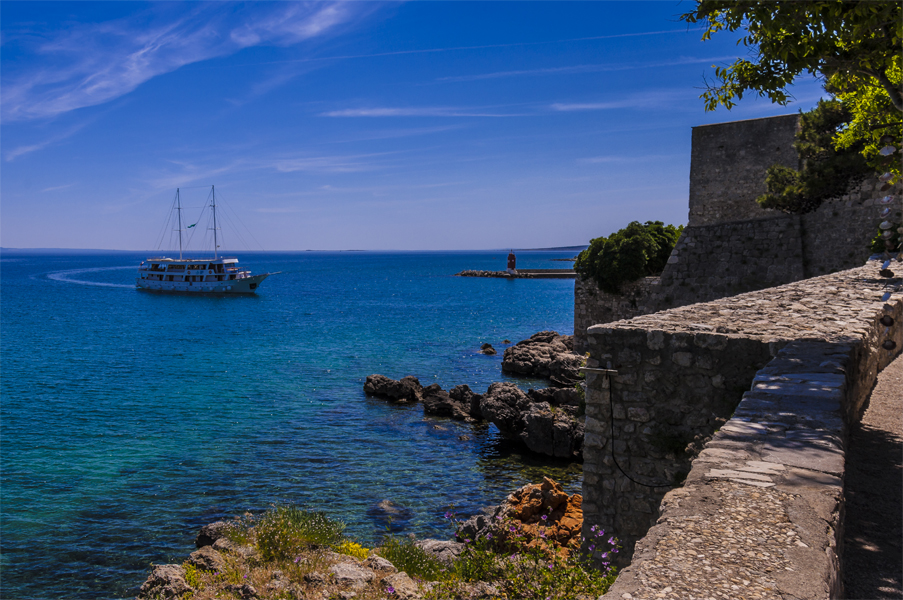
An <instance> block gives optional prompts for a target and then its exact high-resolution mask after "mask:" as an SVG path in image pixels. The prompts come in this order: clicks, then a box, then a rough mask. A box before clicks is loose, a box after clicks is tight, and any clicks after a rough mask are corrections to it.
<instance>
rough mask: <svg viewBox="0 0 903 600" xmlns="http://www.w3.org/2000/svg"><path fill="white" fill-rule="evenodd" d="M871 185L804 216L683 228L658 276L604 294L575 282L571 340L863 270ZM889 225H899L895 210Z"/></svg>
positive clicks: (874, 185)
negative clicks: (606, 327) (661, 314)
mask: <svg viewBox="0 0 903 600" xmlns="http://www.w3.org/2000/svg"><path fill="white" fill-rule="evenodd" d="M880 187H881V184H880V183H879V182H878V181H877V180H876V179H869V180H867V181H864V182H862V183H861V184H859V185H857V186H855V188H854V189H853V190H851V192H850V193H849V194H846V195H844V196H843V197H841V198H838V199H835V200H829V201H827V202H825V203H823V204H822V205H821V206H820V207H819V208H818V209H816V210H814V211H812V212H810V213H806V214H804V215H786V214H781V215H779V216H774V214H772V215H771V216H769V217H767V218H760V219H748V220H744V221H740V220H737V221H730V222H724V223H715V224H710V225H704V226H694V227H689V226H688V227H686V228H685V229H684V233H683V235H681V237H680V239H679V240H678V242H677V245H676V246H675V248H674V251H673V252H672V253H671V258H670V259H669V261H668V265H667V266H666V267H665V271H664V272H663V273H662V275H661V277H647V278H645V279H642V280H640V281H637V282H633V283H630V284H627V285H625V287H624V289H623V293H622V294H620V295H617V294H608V293H606V292H602V291H601V290H599V289H598V288H597V287H596V285H595V284H594V283H592V282H584V281H582V280H581V279H580V278H579V277H578V279H577V284H576V285H575V288H574V337H575V348H576V349H577V351H578V352H581V353H582V352H585V351H586V347H585V346H586V330H587V328H588V327H591V326H592V325H597V324H600V323H610V322H612V321H617V320H621V319H630V318H633V317H636V316H639V315H645V314H651V313H654V312H656V311H659V310H665V309H669V308H673V307H678V306H686V305H688V304H693V303H695V302H707V301H710V300H715V299H718V298H723V297H725V296H729V295H734V294H738V293H742V292H747V291H755V290H760V289H764V288H767V287H771V286H774V285H779V284H783V283H789V282H791V281H798V280H800V279H803V278H806V277H814V276H817V275H824V274H826V273H832V272H836V271H840V270H843V269H850V268H853V267H856V266H859V265H861V264H862V263H863V262H865V259H866V258H867V257H868V254H869V252H868V242H869V240H870V239H871V238H872V237H874V236H875V234H876V233H877V231H878V223H879V222H880V220H881V219H880V218H879V217H878V211H877V208H876V206H877V204H878V200H879V198H881V197H882V196H883V195H885V194H887V193H893V194H897V195H898V196H899V194H901V193H903V184H897V185H896V186H895V188H894V189H893V190H890V191H886V192H881V191H880ZM895 208H896V212H895V213H894V216H893V217H891V220H892V221H897V222H899V221H900V220H901V214H900V209H899V204H896V205H895Z"/></svg>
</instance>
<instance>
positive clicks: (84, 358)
mask: <svg viewBox="0 0 903 600" xmlns="http://www.w3.org/2000/svg"><path fill="white" fill-rule="evenodd" d="M505 256H506V253H505V252H483V253H473V252H470V253H464V252H461V253H372V252H344V253H326V252H299V253H256V254H254V253H249V254H244V255H242V256H241V257H240V258H241V260H242V264H243V265H245V266H248V267H251V268H252V269H253V270H254V271H255V272H259V271H281V273H280V274H278V275H274V276H273V277H271V278H269V279H268V280H267V281H266V282H264V284H263V285H262V286H261V288H260V290H259V291H260V293H259V295H257V296H255V297H184V296H165V295H153V294H148V293H142V292H138V291H136V290H135V289H134V277H135V273H136V265H137V263H138V262H139V261H140V260H143V259H144V258H145V255H144V254H130V253H121V254H80V255H76V254H69V255H67V254H63V253H59V254H36V253H34V254H28V253H23V252H4V253H3V255H2V257H0V269H2V270H0V276H2V302H0V317H2V354H0V366H2V380H0V381H2V388H0V390H2V406H0V408H2V420H0V433H2V444H0V458H2V488H0V493H2V539H0V543H2V559H0V560H2V583H0V585H2V589H0V592H2V596H3V597H4V598H92V599H93V598H122V597H130V596H134V595H135V593H136V592H137V586H139V585H140V584H141V583H142V582H143V581H144V579H145V577H146V575H147V573H148V571H149V565H150V564H151V563H158V564H160V563H167V562H182V561H183V560H184V559H185V558H186V557H187V555H188V553H189V552H191V551H192V550H193V548H194V546H193V540H194V536H195V534H196V532H197V530H198V528H199V527H201V526H202V525H204V524H206V523H209V522H212V521H215V520H217V519H221V518H229V517H232V516H235V515H238V514H241V513H243V512H245V511H251V512H255V513H256V512H260V511H263V510H265V509H266V508H267V507H268V506H269V505H270V504H272V503H289V502H291V503H296V504H299V505H303V506H306V507H309V508H314V509H318V510H322V511H324V512H326V513H328V514H329V515H330V516H333V517H335V518H339V519H342V520H344V521H345V522H346V523H347V524H348V532H349V533H350V534H351V535H353V536H355V537H357V538H359V539H361V540H363V541H365V542H367V543H371V544H372V543H374V542H376V541H378V539H379V537H380V534H381V533H382V532H384V531H385V529H384V524H383V523H380V522H379V521H377V520H376V519H375V518H374V517H371V516H368V513H367V510H368V508H370V507H372V506H373V505H374V504H375V503H377V502H379V501H381V500H384V499H390V500H392V501H394V502H397V503H399V504H402V505H404V506H406V507H408V508H409V509H410V510H411V512H412V515H413V516H412V518H411V519H410V520H409V521H407V522H403V523H399V524H398V525H400V526H402V527H403V532H404V533H408V532H410V533H415V534H417V535H418V536H437V537H448V536H449V535H450V533H451V531H450V529H449V527H448V525H447V524H446V522H445V521H444V519H443V518H442V514H443V513H444V512H445V511H446V510H448V509H449V508H451V507H454V508H455V509H456V510H457V511H459V512H461V513H465V514H471V513H476V512H478V511H479V509H480V507H483V506H486V505H488V504H494V503H498V502H499V501H501V500H502V499H503V498H504V496H505V495H506V494H508V493H509V492H511V491H512V490H513V489H515V488H516V487H518V486H520V485H523V484H524V483H527V482H530V481H537V480H540V479H541V478H542V476H543V475H544V474H548V475H551V476H553V477H555V478H557V479H559V480H560V481H562V482H563V483H564V484H565V485H566V486H567V488H568V489H569V491H571V492H574V491H578V490H579V487H580V480H581V470H580V467H579V465H568V464H566V463H556V462H551V461H548V460H544V459H541V458H537V457H533V456H526V455H522V454H521V453H520V451H519V450H518V449H517V448H514V447H512V446H510V445H509V444H507V443H505V442H504V441H503V440H501V438H500V436H499V434H498V431H497V430H496V429H495V427H494V426H489V427H486V426H482V427H481V426H474V425H468V424H464V423H459V422H455V421H451V420H446V419H439V418H433V417H427V418H425V417H424V415H423V409H422V407H421V406H393V405H389V404H387V403H386V402H384V401H382V400H379V399H372V398H368V397H366V396H365V395H364V393H363V391H362V387H363V382H364V379H365V377H366V376H367V375H370V374H372V373H382V374H385V375H387V376H389V377H392V378H400V377H402V376H404V375H416V376H417V377H419V378H420V381H421V382H422V383H423V384H424V385H428V384H430V383H439V384H440V385H442V387H443V388H445V389H448V388H451V387H453V386H455V385H457V384H461V383H466V384H468V385H470V386H471V388H472V389H474V390H475V391H478V392H485V390H486V388H487V387H488V385H489V384H490V383H491V382H493V381H500V380H504V379H508V378H507V377H505V376H503V375H502V374H501V369H500V365H501V351H502V349H503V348H504V347H505V346H504V344H502V340H504V339H509V340H511V341H514V342H516V341H518V340H521V339H524V338H526V337H529V336H530V335H532V334H533V333H536V332H537V331H540V330H543V329H554V330H557V331H559V332H561V333H572V332H573V289H574V287H573V286H574V284H573V281H572V280H510V281H509V280H503V279H483V278H462V277H453V276H452V275H453V274H454V273H456V272H458V271H461V270H463V269H466V268H470V269H501V268H503V266H504V262H505ZM567 256H573V253H566V252H558V253H551V252H529V253H526V252H525V253H520V254H519V255H518V266H519V267H522V268H565V267H567V266H569V264H568V263H562V262H552V261H551V260H550V259H552V258H562V257H567ZM483 342H490V343H492V344H493V345H494V346H495V347H496V349H498V350H499V352H500V353H499V355H498V356H493V357H490V356H483V355H482V354H479V353H478V352H477V350H478V349H479V347H480V344H482V343H483ZM518 383H520V384H522V385H523V387H525V388H526V387H529V386H530V385H535V386H536V387H545V383H544V382H541V381H533V382H530V381H526V380H519V381H518ZM462 436H467V437H465V438H462Z"/></svg>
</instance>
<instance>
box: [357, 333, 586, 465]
mask: <svg viewBox="0 0 903 600" xmlns="http://www.w3.org/2000/svg"><path fill="white" fill-rule="evenodd" d="M573 347H574V346H573V336H566V335H565V336H563V335H559V334H558V333H557V332H554V331H541V332H539V333H537V334H535V335H533V336H531V337H530V338H529V339H527V340H523V341H521V342H518V343H517V344H516V345H514V346H511V347H509V348H506V349H505V353H504V356H503V358H502V371H504V372H508V373H514V374H518V375H524V376H529V377H542V378H547V379H549V381H550V383H551V384H552V386H551V387H549V388H545V389H530V390H528V391H527V392H524V391H523V390H521V389H520V388H519V387H518V386H517V385H515V384H514V383H510V382H495V383H493V384H491V385H490V386H489V389H487V390H486V392H485V393H483V394H478V393H475V392H474V391H473V390H471V389H470V387H469V386H467V385H457V386H455V387H454V388H452V389H450V390H447V391H446V390H443V389H442V387H441V386H439V384H435V383H434V384H432V385H429V386H426V387H424V386H423V385H421V383H420V380H419V379H417V378H416V377H414V376H412V375H408V376H406V377H403V378H401V379H399V380H394V379H390V378H389V377H386V376H385V375H378V374H375V375H370V376H368V377H367V379H366V381H365V383H364V392H366V393H367V394H368V395H371V396H376V397H380V398H384V399H386V400H389V401H391V402H398V403H417V402H419V403H421V404H423V412H424V414H426V415H432V416H438V417H449V418H452V419H458V420H462V421H467V422H470V423H478V422H483V421H488V422H490V423H492V424H494V425H495V426H496V427H498V429H499V431H500V432H501V433H502V435H503V436H504V437H505V438H506V439H509V440H513V441H516V442H519V443H522V444H523V445H524V446H525V447H526V448H527V449H528V450H530V451H532V452H536V453H538V454H544V455H546V456H553V457H556V458H566V459H572V460H581V459H582V456H583V435H584V425H583V414H582V408H581V402H582V399H583V394H582V390H581V389H580V388H579V385H580V384H581V379H580V376H579V369H580V367H582V366H583V364H584V357H582V356H580V355H578V354H574V353H573Z"/></svg>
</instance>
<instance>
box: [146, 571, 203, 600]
mask: <svg viewBox="0 0 903 600" xmlns="http://www.w3.org/2000/svg"><path fill="white" fill-rule="evenodd" d="M193 591H194V589H193V588H192V587H191V586H190V585H188V583H187V582H186V581H185V568H184V567H182V566H181V565H156V566H154V570H153V571H151V574H150V576H149V577H148V578H147V581H145V582H144V583H143V584H141V589H140V591H139V592H138V600H151V598H153V599H157V598H160V599H164V600H168V599H169V598H181V597H182V596H183V595H184V594H187V593H188V592H193Z"/></svg>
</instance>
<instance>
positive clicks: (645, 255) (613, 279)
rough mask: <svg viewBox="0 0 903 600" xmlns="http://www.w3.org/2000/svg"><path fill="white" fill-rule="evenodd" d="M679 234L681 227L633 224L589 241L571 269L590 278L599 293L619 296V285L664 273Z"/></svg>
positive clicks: (654, 222)
mask: <svg viewBox="0 0 903 600" xmlns="http://www.w3.org/2000/svg"><path fill="white" fill-rule="evenodd" d="M682 232H683V225H681V226H679V227H675V226H674V225H665V224H664V223H662V222H661V221H647V222H646V224H645V225H643V224H640V223H639V222H638V221H634V222H632V223H630V224H629V225H628V226H627V227H625V228H624V229H621V230H620V231H618V232H616V233H613V234H612V235H611V236H609V237H607V238H604V237H601V238H596V239H594V240H592V241H590V245H589V248H587V249H586V250H584V251H583V252H581V253H580V255H579V256H578V257H577V261H576V262H575V263H574V268H575V269H576V270H577V272H578V273H580V275H581V276H582V277H585V278H586V277H589V278H591V279H593V280H594V281H595V282H596V285H598V286H599V288H600V289H601V290H603V291H605V292H609V293H612V294H619V293H620V289H621V284H623V283H627V282H629V281H635V280H637V279H640V278H641V277H648V276H650V275H659V274H660V273H661V272H662V271H664V269H665V265H666V264H668V257H670V256H671V251H672V250H673V249H674V245H675V244H677V239H678V238H679V237H680V234H681V233H682Z"/></svg>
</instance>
